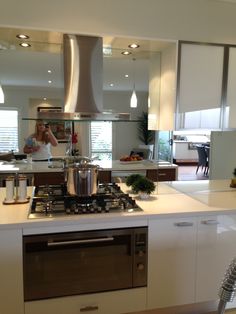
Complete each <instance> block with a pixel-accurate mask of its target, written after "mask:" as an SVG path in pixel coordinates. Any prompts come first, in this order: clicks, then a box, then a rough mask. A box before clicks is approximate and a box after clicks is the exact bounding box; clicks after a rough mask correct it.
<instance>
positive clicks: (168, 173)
mask: <svg viewBox="0 0 236 314" xmlns="http://www.w3.org/2000/svg"><path fill="white" fill-rule="evenodd" d="M157 177H158V181H175V180H177V178H176V177H177V176H176V168H172V169H159V170H158V174H157Z"/></svg>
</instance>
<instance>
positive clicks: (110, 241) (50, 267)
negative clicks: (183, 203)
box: [23, 227, 148, 301]
mask: <svg viewBox="0 0 236 314" xmlns="http://www.w3.org/2000/svg"><path fill="white" fill-rule="evenodd" d="M147 241H148V229H147V227H135V228H124V229H108V230H96V231H80V232H66V233H55V234H43V235H27V236H24V238H23V245H24V251H23V252H24V253H23V257H24V299H25V301H30V300H40V299H47V298H53V297H61V296H68V295H76V294H86V293H97V292H103V291H112V290H118V289H129V288H135V287H143V286H146V285H147Z"/></svg>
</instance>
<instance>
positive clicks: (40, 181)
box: [33, 172, 65, 186]
mask: <svg viewBox="0 0 236 314" xmlns="http://www.w3.org/2000/svg"><path fill="white" fill-rule="evenodd" d="M64 181H65V179H64V172H36V173H34V180H33V185H35V186H38V185H47V184H62V183H64Z"/></svg>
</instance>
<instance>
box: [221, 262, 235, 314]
mask: <svg viewBox="0 0 236 314" xmlns="http://www.w3.org/2000/svg"><path fill="white" fill-rule="evenodd" d="M235 293H236V258H234V259H233V260H232V262H231V263H230V265H229V267H228V269H227V270H226V273H225V276H224V279H223V282H222V284H221V287H220V290H219V297H220V301H219V304H218V312H217V313H218V314H224V312H225V307H226V303H227V302H232V301H233V299H234V297H235Z"/></svg>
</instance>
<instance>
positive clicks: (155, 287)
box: [148, 218, 197, 309]
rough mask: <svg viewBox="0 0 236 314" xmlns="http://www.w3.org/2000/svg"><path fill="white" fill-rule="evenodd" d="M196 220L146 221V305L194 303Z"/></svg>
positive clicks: (149, 306) (163, 305)
mask: <svg viewBox="0 0 236 314" xmlns="http://www.w3.org/2000/svg"><path fill="white" fill-rule="evenodd" d="M196 230H197V229H196V219H195V218H176V219H174V218H167V219H153V220H150V222H149V256H148V260H149V262H148V308H149V309H151V308H158V307H166V306H174V305H179V304H188V303H194V289H195V288H194V282H195V267H196V265H195V263H196Z"/></svg>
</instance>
